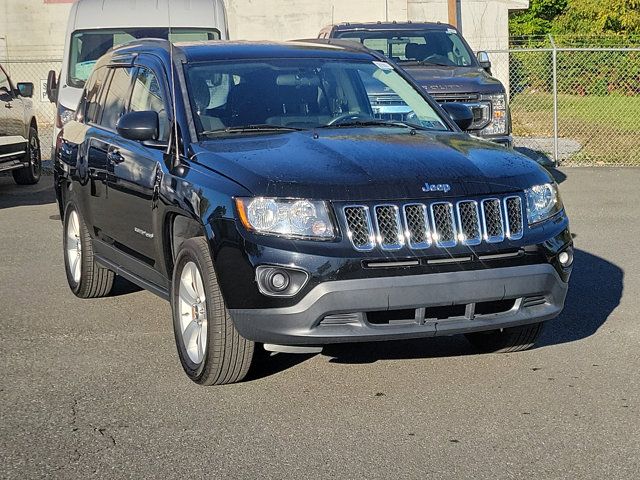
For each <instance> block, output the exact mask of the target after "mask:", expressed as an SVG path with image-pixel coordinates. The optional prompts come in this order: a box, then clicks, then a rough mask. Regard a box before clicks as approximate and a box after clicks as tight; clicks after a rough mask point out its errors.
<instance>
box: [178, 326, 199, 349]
mask: <svg viewBox="0 0 640 480" xmlns="http://www.w3.org/2000/svg"><path fill="white" fill-rule="evenodd" d="M198 330H200V328H199V325H198V322H196V321H192V322H190V323H189V325H187V327H186V328H185V329H184V331H183V332H182V341H183V342H184V348H185V349H186V350H187V351H189V350H193V347H194V346H195V342H196V340H197V338H198Z"/></svg>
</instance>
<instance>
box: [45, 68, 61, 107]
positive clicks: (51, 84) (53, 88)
mask: <svg viewBox="0 0 640 480" xmlns="http://www.w3.org/2000/svg"><path fill="white" fill-rule="evenodd" d="M47 98H48V99H49V101H50V102H51V103H56V101H57V100H58V80H57V78H56V72H55V71H54V70H49V74H48V75H47Z"/></svg>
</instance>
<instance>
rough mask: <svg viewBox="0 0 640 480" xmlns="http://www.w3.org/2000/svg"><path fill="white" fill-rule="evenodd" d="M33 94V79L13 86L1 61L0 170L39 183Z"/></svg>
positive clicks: (23, 182) (19, 179) (19, 181)
mask: <svg viewBox="0 0 640 480" xmlns="http://www.w3.org/2000/svg"><path fill="white" fill-rule="evenodd" d="M32 96H33V83H18V84H17V85H16V86H15V87H14V86H13V83H12V82H11V79H10V78H9V76H8V75H7V72H6V71H5V70H4V68H3V67H2V65H0V172H8V171H11V172H12V174H13V179H14V180H15V181H16V183H17V184H19V185H32V184H34V183H38V180H40V172H41V169H42V162H41V159H40V141H39V140H38V123H37V122H36V117H35V114H34V113H33V105H32V103H31V100H30V97H32Z"/></svg>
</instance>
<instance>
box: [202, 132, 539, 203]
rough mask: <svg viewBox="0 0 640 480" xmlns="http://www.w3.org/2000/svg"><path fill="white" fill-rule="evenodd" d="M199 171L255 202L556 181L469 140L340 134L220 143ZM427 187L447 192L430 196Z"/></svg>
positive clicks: (508, 153) (209, 145) (213, 144)
mask: <svg viewBox="0 0 640 480" xmlns="http://www.w3.org/2000/svg"><path fill="white" fill-rule="evenodd" d="M193 149H194V152H193V153H194V154H195V158H196V159H197V162H198V163H199V164H200V165H203V166H204V167H206V168H208V169H210V170H212V171H214V172H216V173H218V174H220V175H223V176H225V177H228V178H230V179H233V180H234V181H235V182H237V183H239V184H241V185H242V186H243V187H245V188H246V189H248V190H249V191H250V192H251V193H252V194H253V195H256V196H273V197H294V198H311V199H329V200H336V201H339V200H346V201H354V200H394V199H408V198H411V199H413V198H415V199H418V198H443V197H459V196H473V195H486V194H498V193H506V192H514V191H520V190H523V189H525V188H528V187H530V186H531V185H534V184H539V183H545V182H548V181H551V177H550V176H549V174H548V173H547V172H546V170H544V169H543V168H542V167H540V166H539V165H538V164H536V163H535V162H533V161H532V160H530V159H528V158H527V157H524V156H522V155H520V154H517V153H515V152H514V151H512V150H507V149H505V148H503V147H500V146H498V145H495V144H493V143H489V142H486V141H482V140H475V139H473V138H472V137H470V136H468V135H466V134H463V133H454V132H442V133H430V132H417V133H416V134H411V133H409V131H407V132H406V133H405V132H402V133H400V132H398V129H387V128H375V129H362V128H360V129H357V128H354V129H335V130H326V131H319V133H318V134H317V135H314V133H312V132H299V133H298V132H295V133H285V134H277V135H263V136H260V135H255V136H250V137H249V136H243V137H236V138H224V139H215V140H208V141H205V142H202V143H200V144H197V145H194V146H193ZM425 183H428V184H429V185H433V184H436V185H437V184H448V185H449V186H450V187H451V189H450V191H448V192H443V191H435V192H434V191H428V192H424V191H423V187H424V186H425Z"/></svg>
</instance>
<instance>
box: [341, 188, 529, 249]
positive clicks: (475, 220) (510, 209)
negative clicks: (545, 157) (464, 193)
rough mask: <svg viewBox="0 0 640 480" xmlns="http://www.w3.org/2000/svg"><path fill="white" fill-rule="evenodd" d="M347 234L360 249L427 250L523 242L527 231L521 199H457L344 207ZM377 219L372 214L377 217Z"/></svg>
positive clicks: (355, 246)
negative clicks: (434, 246)
mask: <svg viewBox="0 0 640 480" xmlns="http://www.w3.org/2000/svg"><path fill="white" fill-rule="evenodd" d="M343 213H344V218H345V221H346V224H347V236H348V237H349V240H350V241H351V244H352V245H353V247H354V248H355V249H356V250H358V251H371V250H373V249H374V248H376V247H379V248H380V249H382V250H399V249H401V248H403V247H405V246H408V247H409V248H410V249H411V250H422V249H426V248H429V247H431V246H432V244H435V245H436V246H437V247H440V248H451V247H455V246H456V245H459V244H462V245H467V246H472V245H480V244H481V243H482V242H486V243H498V242H502V241H504V240H505V239H509V240H518V239H520V238H522V236H523V233H524V223H523V218H524V217H523V212H522V200H521V198H520V197H519V196H509V197H506V198H504V199H499V198H485V199H482V200H479V201H476V200H461V201H458V202H455V203H453V202H448V201H436V202H432V203H428V204H425V203H407V204H404V205H395V204H381V205H376V206H374V207H373V208H372V209H369V207H367V206H365V205H349V206H346V207H344V208H343ZM372 217H373V218H372Z"/></svg>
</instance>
